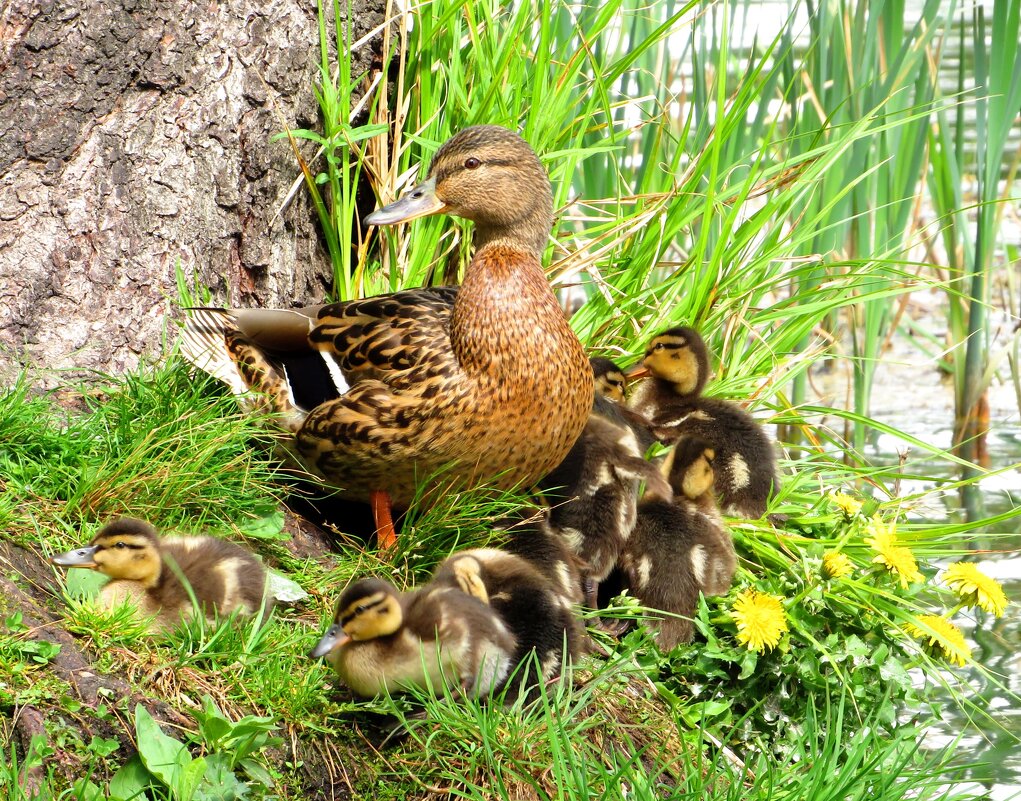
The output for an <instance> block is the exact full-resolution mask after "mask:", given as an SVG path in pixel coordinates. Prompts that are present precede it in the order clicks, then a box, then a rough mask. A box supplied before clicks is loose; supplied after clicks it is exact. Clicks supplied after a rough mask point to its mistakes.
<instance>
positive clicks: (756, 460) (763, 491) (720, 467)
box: [670, 397, 780, 518]
mask: <svg viewBox="0 0 1021 801" xmlns="http://www.w3.org/2000/svg"><path fill="white" fill-rule="evenodd" d="M675 430H676V432H677V434H678V435H679V436H680V437H681V438H682V439H683V440H701V441H703V442H705V443H706V444H708V445H710V446H711V447H712V448H714V449H715V451H716V458H715V461H714V464H713V470H714V472H715V474H716V493H717V495H719V497H720V503H721V506H722V508H723V510H724V511H725V512H726V513H727V514H735V515H743V516H747V517H753V518H758V517H762V515H764V514H765V513H766V505H767V503H768V500H769V496H770V495H771V494H772V493H773V492H774V490H775V489H777V488H778V487H779V486H780V479H779V476H778V473H777V467H776V453H775V451H774V448H773V442H772V441H771V440H770V438H769V436H768V435H767V434H766V432H765V430H764V429H763V427H762V426H761V425H760V424H759V423H758V422H757V421H756V420H755V419H754V418H753V417H752V416H751V415H750V414H748V413H747V412H745V411H744V410H743V409H741V408H740V407H738V406H736V405H735V404H733V403H730V402H728V401H725V400H721V399H719V398H705V397H703V398H700V399H699V400H698V403H697V406H696V408H695V410H694V411H693V412H692V413H690V414H689V415H688V416H687V417H686V418H685V419H684V420H683V421H682V422H681V423H680V425H678V426H677V427H676V429H675ZM681 444H682V445H683V443H681ZM695 453H696V451H695V450H685V449H684V448H683V447H681V449H680V450H679V451H678V454H677V456H676V458H675V460H674V465H673V469H672V470H671V473H670V484H671V485H672V486H673V487H675V488H676V487H677V486H678V480H679V478H678V477H679V476H680V475H683V473H684V471H685V470H686V469H687V467H688V466H689V465H690V464H691V460H692V459H693V458H695V457H694V456H693V454H695Z"/></svg>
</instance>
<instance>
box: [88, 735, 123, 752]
mask: <svg viewBox="0 0 1021 801" xmlns="http://www.w3.org/2000/svg"><path fill="white" fill-rule="evenodd" d="M120 747H121V744H120V741H119V740H112V739H107V738H105V737H97V736H96V735H92V739H91V740H89V745H88V749H89V751H91V752H92V753H93V754H96V755H97V756H101V757H108V756H110V754H112V753H113V752H114V751H116V750H117V749H118V748H120Z"/></svg>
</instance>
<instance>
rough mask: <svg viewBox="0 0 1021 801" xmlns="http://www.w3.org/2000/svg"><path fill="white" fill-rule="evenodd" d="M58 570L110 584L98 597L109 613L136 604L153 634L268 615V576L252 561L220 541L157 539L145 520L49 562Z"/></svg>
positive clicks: (110, 528) (122, 524)
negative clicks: (197, 614)
mask: <svg viewBox="0 0 1021 801" xmlns="http://www.w3.org/2000/svg"><path fill="white" fill-rule="evenodd" d="M50 561H51V562H52V563H53V564H55V565H58V566H60V567H68V568H70V567H84V568H90V569H92V570H96V571H98V572H100V573H102V574H103V575H106V576H109V577H110V579H111V580H110V581H109V582H107V583H106V584H104V585H103V588H102V589H101V590H100V593H99V599H100V602H101V603H102V604H103V605H104V606H106V607H107V608H112V607H114V606H119V605H120V604H122V603H123V602H124V601H125V600H131V601H133V602H135V604H136V605H137V607H138V612H139V615H140V616H143V617H150V616H155V618H154V620H153V623H152V628H153V630H154V631H167V630H170V629H172V628H174V627H175V626H176V625H177V624H178V623H180V622H181V619H182V618H187V617H190V616H191V615H192V613H193V611H194V608H193V605H192V599H191V595H189V590H190V592H191V594H192V595H194V597H195V601H196V602H197V603H198V606H199V607H200V608H201V610H202V612H203V614H204V615H205V616H206V617H207V618H212V617H214V616H215V615H216V614H221V615H224V614H230V613H231V612H237V613H239V614H242V615H251V614H255V613H256V612H257V611H258V610H259V609H262V608H266V609H268V608H269V606H270V605H271V601H272V599H271V598H269V597H268V593H267V589H266V570H265V568H263V566H262V563H261V562H260V561H259V560H258V559H257V558H256V557H255V556H254V555H252V554H251V553H249V552H248V551H246V550H245V549H244V548H242V547H241V546H239V545H235V544H234V543H232V542H227V541H225V540H220V539H217V538H216V537H160V536H159V533H158V532H157V531H156V529H155V528H154V527H153V526H151V525H150V524H149V523H146V522H145V521H143V520H136V519H134V518H130V517H124V518H121V519H119V520H114V521H113V522H111V523H108V524H106V525H105V526H103V528H101V529H100V530H99V532H98V533H97V534H96V536H95V537H94V538H93V540H92V542H91V543H90V544H89V545H87V546H85V547H82V548H76V549H75V550H72V551H67V552H66V553H62V554H57V555H55V556H52V557H50Z"/></svg>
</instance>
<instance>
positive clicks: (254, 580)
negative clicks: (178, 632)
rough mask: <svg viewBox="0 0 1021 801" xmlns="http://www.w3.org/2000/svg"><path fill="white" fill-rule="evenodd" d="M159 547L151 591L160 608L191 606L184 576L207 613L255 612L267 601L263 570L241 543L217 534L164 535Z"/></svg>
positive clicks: (260, 563)
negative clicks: (156, 575) (159, 568)
mask: <svg viewBox="0 0 1021 801" xmlns="http://www.w3.org/2000/svg"><path fill="white" fill-rule="evenodd" d="M160 550H161V553H162V556H163V572H162V574H161V575H160V580H159V583H158V584H157V585H156V586H155V587H154V588H153V589H152V590H151V591H150V593H151V595H152V596H153V597H154V598H155V600H157V601H158V602H159V603H160V604H161V605H162V606H164V607H167V608H174V607H180V608H186V607H188V606H189V605H190V604H191V599H190V596H189V594H188V590H187V588H186V586H185V584H184V583H182V581H181V578H182V576H183V578H184V579H185V581H186V582H187V584H188V585H190V588H191V591H192V593H194V595H195V599H196V600H197V601H198V603H199V605H200V606H201V607H202V608H203V609H205V610H206V611H207V612H212V611H214V610H215V611H217V612H219V613H220V614H229V613H230V612H232V611H234V610H235V609H236V610H238V611H241V612H247V613H254V612H256V611H258V609H259V608H260V607H262V606H263V605H264V604H265V603H267V600H268V599H267V598H266V570H265V568H264V567H263V566H262V562H260V561H259V560H258V559H257V558H256V557H255V556H254V555H253V554H251V553H249V552H248V551H246V550H245V549H244V548H242V547H241V546H240V545H235V544H234V543H233V542H228V541H226V540H221V539H217V538H216V537H164V538H163V539H162V540H161V541H160ZM175 566H176V568H177V569H175Z"/></svg>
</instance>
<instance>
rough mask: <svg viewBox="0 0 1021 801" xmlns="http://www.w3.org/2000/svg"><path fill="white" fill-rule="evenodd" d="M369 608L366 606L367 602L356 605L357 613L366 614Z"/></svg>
mask: <svg viewBox="0 0 1021 801" xmlns="http://www.w3.org/2000/svg"><path fill="white" fill-rule="evenodd" d="M368 609H369V607H367V606H365V604H361V605H359V606H356V607H355V614H356V615H364V614H365V613H366V611H368Z"/></svg>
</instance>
